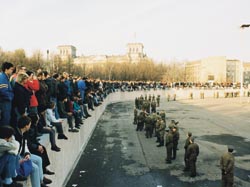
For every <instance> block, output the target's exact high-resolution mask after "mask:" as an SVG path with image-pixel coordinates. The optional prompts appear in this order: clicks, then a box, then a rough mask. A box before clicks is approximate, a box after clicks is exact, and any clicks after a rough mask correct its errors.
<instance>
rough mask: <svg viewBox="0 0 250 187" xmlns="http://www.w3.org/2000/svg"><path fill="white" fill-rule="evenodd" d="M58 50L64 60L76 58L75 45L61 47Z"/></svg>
mask: <svg viewBox="0 0 250 187" xmlns="http://www.w3.org/2000/svg"><path fill="white" fill-rule="evenodd" d="M57 49H58V51H59V55H60V57H61V59H62V60H69V59H74V58H76V47H75V46H73V45H60V46H58V47H57Z"/></svg>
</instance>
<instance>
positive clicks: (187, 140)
mask: <svg viewBox="0 0 250 187" xmlns="http://www.w3.org/2000/svg"><path fill="white" fill-rule="evenodd" d="M191 137H192V133H191V132H188V134H187V139H186V142H185V146H184V149H185V153H184V162H185V168H184V170H183V171H189V169H190V168H189V164H188V158H187V148H188V146H189V145H190V138H191Z"/></svg>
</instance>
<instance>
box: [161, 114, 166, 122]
mask: <svg viewBox="0 0 250 187" xmlns="http://www.w3.org/2000/svg"><path fill="white" fill-rule="evenodd" d="M160 116H161V119H162V120H163V121H164V122H165V123H166V113H165V112H164V111H161V112H160Z"/></svg>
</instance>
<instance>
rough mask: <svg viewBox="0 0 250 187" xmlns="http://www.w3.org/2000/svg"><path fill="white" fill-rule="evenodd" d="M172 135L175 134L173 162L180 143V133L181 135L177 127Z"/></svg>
mask: <svg viewBox="0 0 250 187" xmlns="http://www.w3.org/2000/svg"><path fill="white" fill-rule="evenodd" d="M172 134H173V157H172V160H175V159H176V152H177V147H178V141H179V139H180V133H179V131H178V129H177V127H176V125H175V126H174V127H173V129H172Z"/></svg>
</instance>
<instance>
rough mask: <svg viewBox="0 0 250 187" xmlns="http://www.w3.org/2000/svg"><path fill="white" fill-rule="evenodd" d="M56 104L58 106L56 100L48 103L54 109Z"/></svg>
mask: <svg viewBox="0 0 250 187" xmlns="http://www.w3.org/2000/svg"><path fill="white" fill-rule="evenodd" d="M55 106H56V104H55V102H49V104H48V107H49V108H50V109H54V108H55Z"/></svg>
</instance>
